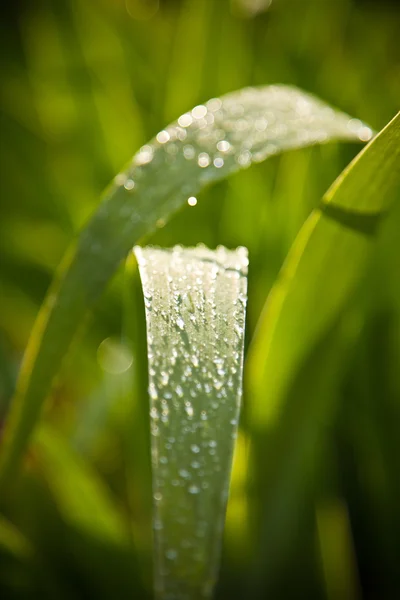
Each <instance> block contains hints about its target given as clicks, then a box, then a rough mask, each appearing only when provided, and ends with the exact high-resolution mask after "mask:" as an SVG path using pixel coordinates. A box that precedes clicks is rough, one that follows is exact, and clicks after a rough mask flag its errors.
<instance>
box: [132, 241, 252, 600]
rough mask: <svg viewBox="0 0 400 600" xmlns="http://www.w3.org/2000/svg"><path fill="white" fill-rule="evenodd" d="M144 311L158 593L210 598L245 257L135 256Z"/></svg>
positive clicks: (161, 252) (230, 433)
mask: <svg viewBox="0 0 400 600" xmlns="http://www.w3.org/2000/svg"><path fill="white" fill-rule="evenodd" d="M135 254H136V257H137V261H138V264H139V270H140V275H141V279H142V283H143V293H144V300H145V307H146V322H147V342H148V362H149V391H150V398H151V410H150V417H151V419H150V421H151V434H152V435H151V447H152V470H153V499H154V502H153V514H154V571H155V593H156V597H157V598H160V599H166V598H197V597H198V598H200V597H204V598H205V597H209V596H210V594H211V590H212V589H213V587H214V585H215V581H216V577H217V572H218V566H219V558H220V548H221V540H222V531H223V524H224V520H225V511H226V501H227V497H228V491H229V481H230V473H231V467H232V456H233V448H234V441H235V439H236V436H237V428H238V422H239V411H240V405H241V398H242V381H243V349H244V323H245V308H246V303H247V265H248V258H247V250H246V249H245V248H238V249H237V250H226V249H225V248H224V247H221V246H220V247H218V249H217V250H209V249H208V248H206V247H205V246H203V245H199V246H197V247H196V248H183V247H182V246H176V247H175V248H173V249H162V248H154V247H147V248H143V249H142V248H139V247H136V248H135Z"/></svg>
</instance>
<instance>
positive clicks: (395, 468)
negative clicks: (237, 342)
mask: <svg viewBox="0 0 400 600" xmlns="http://www.w3.org/2000/svg"><path fill="white" fill-rule="evenodd" d="M0 10H1V36H0V47H1V55H0V63H1V72H2V87H1V92H0V115H1V139H0V144H1V148H0V155H1V180H0V185H1V196H0V256H1V261H0V418H1V419H2V420H3V419H4V417H5V415H6V413H7V407H8V404H9V401H10V399H11V397H12V393H13V390H14V386H15V382H16V377H17V372H18V368H19V364H20V361H21V358H22V354H23V351H24V348H25V346H26V344H27V340H28V337H29V334H30V331H31V328H32V326H33V323H34V320H35V317H36V316H37V313H38V310H39V307H40V304H41V302H42V300H43V298H44V296H45V293H46V290H47V288H48V286H49V283H50V281H51V280H52V277H53V275H54V272H55V270H56V268H57V266H58V264H59V262H60V260H61V258H62V256H63V254H64V251H65V250H66V248H67V247H68V245H69V244H70V243H71V241H72V240H73V239H74V236H75V235H76V233H77V232H78V231H79V229H80V228H81V227H82V226H83V224H84V223H85V222H86V221H87V219H88V217H89V215H90V214H91V213H92V212H93V210H94V209H95V207H96V206H97V205H98V203H99V199H100V197H101V192H102V190H103V189H104V187H105V186H106V185H107V184H108V182H109V181H110V180H111V179H112V178H113V176H114V175H115V174H116V173H117V172H118V171H119V170H120V168H121V166H122V165H123V164H124V163H126V162H127V161H128V160H129V159H130V158H131V156H132V155H133V153H134V152H135V151H136V150H137V149H138V148H139V147H140V146H141V145H143V144H144V143H145V142H146V141H147V140H149V139H150V138H151V137H153V136H154V135H155V134H156V133H157V131H159V130H160V129H162V128H163V127H164V126H165V125H166V124H167V123H168V122H170V121H172V120H174V119H176V118H177V117H178V116H179V115H180V114H182V113H183V112H185V111H186V110H188V109H190V108H192V107H193V106H195V105H197V104H199V103H201V102H204V101H205V100H207V99H208V98H211V97H214V96H218V95H220V94H223V93H225V92H228V91H231V90H235V89H238V88H240V87H244V86H247V85H261V84H269V83H287V84H293V85H296V86H298V87H300V88H303V89H304V90H306V91H309V92H312V93H314V94H316V95H317V96H319V97H321V98H322V99H323V100H325V101H327V102H329V103H330V104H332V105H333V106H336V107H338V108H340V109H342V110H344V111H346V112H348V113H349V114H351V115H352V116H354V117H356V118H360V119H363V120H364V121H366V122H367V123H368V124H369V125H370V126H372V127H373V128H374V129H375V130H379V129H381V128H382V127H383V126H384V125H385V124H386V123H387V122H388V120H389V119H390V118H391V117H393V115H394V114H395V113H396V111H397V110H398V108H399V101H400V44H399V33H400V6H399V4H398V2H397V1H396V0H375V1H373V0H335V1H334V0H272V2H271V1H268V0H231V1H228V0H126V1H124V0H71V1H70V2H68V1H67V0H36V1H35V2H29V1H28V0H18V1H15V2H13V3H11V4H8V5H4V6H2V8H1V9H0ZM359 149H360V148H359V146H357V145H353V144H347V145H345V144H343V145H337V144H330V145H327V146H322V147H315V148H310V149H305V150H301V151H296V152H290V153H287V154H285V155H283V156H281V157H274V158H272V159H270V160H269V161H267V162H266V163H265V164H259V165H256V166H254V167H253V168H252V169H250V170H248V171H245V172H242V173H240V174H238V175H235V176H234V177H233V178H231V179H230V180H229V181H228V182H223V183H219V184H217V185H215V186H214V187H212V188H211V189H208V190H207V191H206V192H204V193H202V194H201V195H200V197H199V203H198V204H197V206H196V207H193V208H189V207H187V208H185V209H184V210H183V211H181V212H180V213H179V214H178V215H177V216H176V217H175V218H174V219H172V220H171V221H170V222H169V223H168V224H166V225H165V226H162V227H160V228H159V230H158V231H157V233H156V234H154V235H153V236H152V237H151V239H149V240H148V241H151V243H155V244H160V245H167V246H170V245H173V244H176V243H182V244H184V245H193V244H196V243H198V242H204V243H205V244H207V245H209V246H211V247H215V246H216V245H218V244H225V245H227V246H229V247H235V246H238V245H244V246H247V247H248V249H249V253H250V273H249V307H248V329H247V339H248V342H250V341H251V338H252V334H253V332H254V329H255V326H256V323H257V320H258V318H259V315H260V312H261V309H262V306H263V304H264V302H265V299H266V297H267V294H268V291H269V289H270V288H271V285H272V284H273V282H274V280H275V278H276V276H277V274H278V272H279V269H280V267H281V265H282V263H283V261H284V259H285V257H286V254H287V252H288V250H289V248H290V246H291V243H292V242H293V240H294V238H295V236H296V234H297V232H298V231H299V229H300V227H301V225H302V224H303V222H304V220H305V219H306V217H307V216H308V215H309V213H310V211H311V210H312V208H313V207H315V206H317V204H318V202H319V200H320V198H321V196H322V195H323V193H324V192H325V190H326V189H327V188H328V187H329V185H330V184H331V182H332V181H333V180H334V179H335V177H336V176H337V175H338V174H339V173H340V172H341V170H342V169H343V168H344V166H345V165H346V164H347V163H348V162H349V161H350V160H351V158H352V157H353V156H355V154H356V153H357V152H358V151H359ZM399 199H400V198H399ZM160 225H162V224H160ZM399 232H400V203H397V208H396V209H395V211H394V213H393V215H392V216H391V219H390V220H388V221H387V222H385V223H384V225H383V227H382V230H381V232H380V235H379V239H378V240H377V243H376V246H375V249H374V252H373V257H372V260H371V262H370V264H369V266H368V270H367V273H365V274H364V275H363V277H362V281H360V285H359V287H358V292H357V294H356V295H355V296H354V297H353V298H352V299H351V301H350V302H349V305H348V306H347V307H346V310H345V311H344V313H345V314H343V315H342V317H343V320H344V321H345V322H346V324H347V326H348V327H349V329H350V330H351V332H352V334H351V335H350V336H349V337H350V338H351V340H352V341H351V343H350V342H349V344H348V347H346V351H345V352H343V355H342V356H341V360H340V361H339V362H340V368H339V369H338V375H337V377H336V379H335V382H334V385H333V386H332V385H330V387H329V391H327V390H326V394H327V395H329V396H330V397H331V396H332V398H333V399H332V398H330V409H329V410H328V411H327V412H326V413H324V417H321V419H323V422H320V421H318V417H317V418H316V420H315V419H314V420H313V418H314V417H313V418H312V419H310V423H311V424H310V428H311V429H312V428H313V427H317V428H318V432H319V435H318V436H317V437H316V438H315V439H318V442H316V443H315V444H314V445H313V448H312V453H311V456H310V458H309V461H308V463H307V464H308V467H307V470H305V471H304V472H302V471H301V472H296V468H298V467H296V466H294V467H293V468H292V470H291V471H290V470H289V473H290V477H291V478H292V479H291V480H290V482H289V483H288V484H287V485H288V487H287V490H288V492H287V493H288V494H289V495H290V501H287V502H283V503H281V502H278V504H279V506H275V507H272V508H271V506H273V504H274V502H273V500H272V501H271V500H270V502H269V503H266V504H265V505H264V504H263V500H262V499H263V498H264V496H261V497H258V496H257V491H255V490H257V489H258V487H257V485H256V486H255V487H254V488H253V487H252V485H251V483H250V484H249V478H248V473H249V471H253V470H254V472H255V473H257V477H258V478H259V479H260V478H261V479H262V472H263V471H262V461H261V463H260V464H259V465H252V464H249V463H248V460H247V459H248V444H249V438H250V435H251V431H249V428H248V427H247V425H246V395H245V397H244V415H243V419H242V425H241V435H240V437H239V443H238V452H237V457H236V462H235V468H234V473H233V480H232V489H231V498H230V502H229V507H228V515H227V524H226V535H225V544H224V551H223V560H222V569H221V578H220V582H219V585H218V589H217V597H218V598H224V599H225V598H245V597H246V598H247V597H251V598H253V597H254V598H258V597H259V598H264V597H268V598H274V599H283V600H286V599H290V598H300V597H308V598H324V599H325V598H326V599H327V600H341V599H349V600H352V599H361V598H365V599H371V600H372V599H374V600H381V599H392V598H393V599H394V598H396V597H400V568H399V565H400V514H399V504H400V376H399V366H400V233H399ZM127 290H128V293H127ZM132 290H133V294H134V295H135V297H136V303H135V305H132V303H131V301H132V299H131V295H132V294H131V292H132ZM124 303H125V306H124ZM143 319H144V317H143V310H142V306H141V303H140V287H139V284H138V280H137V276H136V275H135V274H134V273H133V274H131V273H130V271H129V270H128V273H127V272H126V271H124V269H123V268H121V270H120V272H119V273H118V275H117V276H116V278H115V279H114V281H113V282H112V284H111V286H109V289H108V291H107V293H106V294H105V296H104V297H103V299H102V301H101V303H100V304H99V305H98V306H97V308H96V310H95V313H94V315H92V317H91V319H90V322H89V323H88V326H87V327H86V329H85V331H84V332H83V333H82V334H81V338H80V343H79V345H76V346H75V347H74V348H73V350H72V351H71V353H70V355H69V356H68V360H67V361H66V362H65V365H64V368H63V374H62V376H61V377H60V379H59V381H58V382H57V385H56V387H55V390H54V393H53V395H52V398H51V400H50V402H49V404H48V405H47V408H46V411H45V414H44V416H43V431H42V430H41V431H40V433H39V435H38V436H37V439H35V442H34V444H33V446H32V449H31V450H30V452H29V455H28V456H27V460H26V464H25V466H24V471H23V475H22V476H21V477H20V481H19V489H18V494H17V495H16V496H15V501H14V503H13V505H12V507H11V508H10V507H8V511H7V514H6V515H5V517H4V522H3V517H0V592H1V598H5V599H8V598H57V599H58V598H60V599H63V598H66V599H72V598H82V599H83V598H94V597H96V598H113V599H114V598H128V597H135V598H140V599H141V598H147V597H149V598H150V597H151V568H152V566H151V526H150V498H151V492H150V486H149V458H148V454H149V451H148V443H149V440H148V433H147V422H146V411H147V408H146V406H147V405H146V403H147V394H146V376H145V373H146V364H145V360H146V359H145V344H144V338H143V335H144V320H143ZM127 327H128V328H129V329H130V330H133V331H134V332H135V334H134V339H133V344H132V347H131V350H132V352H133V355H134V358H135V361H134V369H133V370H134V373H129V375H126V374H118V373H115V372H114V371H115V369H113V364H112V360H110V357H109V354H110V352H111V353H112V352H119V351H120V347H119V346H118V341H119V340H120V339H121V335H122V336H124V334H125V331H126V328H127ZM104 340H108V341H106V342H104ZM113 344H114V345H113ZM317 351H318V349H317V350H316V352H317ZM337 352H342V351H341V350H337ZM317 353H318V352H317ZM321 356H322V358H321ZM323 357H324V349H323V348H322V349H321V353H320V355H319V357H318V358H316V359H315V362H314V367H315V369H318V368H319V367H318V364H319V363H318V359H319V360H320V361H321V360H322V361H323V360H324V358H323ZM327 360H328V359H327ZM117 362H118V361H117ZM299 378H300V383H299V399H298V401H299V406H300V410H301V407H303V409H302V410H307V402H306V399H307V385H308V386H311V387H312V385H313V365H312V364H311V366H310V365H309V364H307V365H305V367H304V372H303V373H299ZM304 382H306V384H307V385H305V384H304ZM302 394H303V396H304V398H303V397H302ZM303 400H304V401H303ZM324 401H325V396H324V393H323V394H322V397H321V403H323V402H324ZM306 416H307V415H306ZM314 416H315V415H314ZM293 427H294V429H295V428H296V423H295V422H294V424H293ZM310 436H311V437H312V436H313V432H312V431H310ZM313 439H314V438H313ZM267 450H268V452H269V453H271V452H272V457H271V456H270V458H269V460H273V453H274V452H276V453H278V452H279V451H280V448H279V446H277V447H276V448H274V447H273V445H269V446H268V445H266V451H267ZM278 476H279V474H278ZM250 479H251V478H250ZM293 482H295V483H293ZM265 485H266V486H267V487H268V481H266V482H265ZM261 487H262V486H261ZM260 498H261V500H260ZM275 504H276V503H275ZM266 511H270V513H268V514H271V515H272V517H270V518H269V520H268V519H267V521H266V523H267V525H266V526H265V527H263V528H262V527H261V526H260V523H262V522H264V521H265V519H264V513H265V512H266ZM268 523H270V525H268ZM260 531H261V533H260ZM260 538H262V539H260Z"/></svg>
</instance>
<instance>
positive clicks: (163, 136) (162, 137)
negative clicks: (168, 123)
mask: <svg viewBox="0 0 400 600" xmlns="http://www.w3.org/2000/svg"><path fill="white" fill-rule="evenodd" d="M170 137H171V136H170V135H169V133H168V131H165V130H163V131H160V133H158V134H157V137H156V139H157V142H159V143H160V144H165V143H166V142H168V140H169V139H170Z"/></svg>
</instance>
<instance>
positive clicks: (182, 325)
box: [176, 317, 185, 330]
mask: <svg viewBox="0 0 400 600" xmlns="http://www.w3.org/2000/svg"><path fill="white" fill-rule="evenodd" d="M176 324H177V325H178V327H179V329H182V330H183V329H185V322H184V320H183V319H182V317H178V318H177V319H176Z"/></svg>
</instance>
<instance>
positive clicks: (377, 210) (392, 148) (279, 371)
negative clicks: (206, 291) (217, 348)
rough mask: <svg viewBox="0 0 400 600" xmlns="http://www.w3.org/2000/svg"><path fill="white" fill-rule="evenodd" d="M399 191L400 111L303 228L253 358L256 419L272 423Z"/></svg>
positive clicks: (261, 326) (259, 425)
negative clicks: (287, 390) (302, 362)
mask: <svg viewBox="0 0 400 600" xmlns="http://www.w3.org/2000/svg"><path fill="white" fill-rule="evenodd" d="M399 186H400V114H398V115H397V116H396V117H395V118H394V119H393V120H392V121H391V122H390V123H389V124H388V125H387V126H386V127H385V128H384V129H383V130H382V131H381V132H380V134H379V135H378V136H377V137H375V139H374V140H372V141H371V142H370V144H369V145H368V146H367V147H366V148H365V149H363V150H362V152H361V153H360V154H359V155H358V156H357V157H356V158H355V159H354V161H353V162H352V163H351V164H350V165H349V166H348V167H347V168H346V169H345V171H344V172H343V173H342V175H341V176H340V177H339V178H338V180H337V181H336V182H335V183H334V184H333V186H332V187H331V188H330V190H328V192H327V193H326V195H325V197H324V198H323V201H322V203H321V206H320V207H319V208H318V209H316V210H315V211H314V212H313V213H312V214H311V215H310V217H309V219H308V220H307V221H306V223H305V224H304V226H303V228H302V229H301V231H300V233H299V235H298V236H297V239H296V241H295V243H294V244H293V247H292V249H291V251H290V253H289V256H288V258H287V260H286V263H285V265H284V267H283V269H282V272H281V275H280V277H279V279H278V281H277V282H276V284H275V286H274V288H273V290H272V292H271V294H270V296H269V299H268V301H267V303H266V305H265V309H264V313H263V315H262V317H261V319H260V322H259V325H258V330H257V332H256V334H255V336H254V338H253V341H252V346H251V349H250V352H249V357H248V362H247V366H248V383H249V389H250V391H251V396H252V403H251V407H250V408H251V415H252V416H251V420H252V423H253V426H254V427H255V428H256V429H259V428H261V429H263V428H265V427H267V426H269V425H272V424H273V420H274V418H275V417H278V413H279V408H280V401H281V399H282V398H283V397H284V394H285V386H289V385H290V383H291V381H292V378H293V375H294V373H295V371H296V368H297V367H298V365H299V363H300V362H301V360H302V359H303V358H304V357H305V356H306V355H307V353H308V352H309V350H310V348H311V347H312V346H313V345H314V344H315V343H316V342H317V341H318V339H320V338H321V336H322V335H323V334H324V333H325V332H326V331H327V329H328V328H329V326H330V325H331V324H332V322H333V321H334V320H335V319H336V317H337V315H338V313H339V311H340V309H341V308H342V307H343V306H344V304H345V302H346V300H347V299H348V298H349V296H350V294H351V292H352V291H353V290H354V288H355V286H356V284H357V282H359V281H360V278H361V275H362V271H363V266H364V265H365V262H366V259H367V256H368V251H369V250H370V247H371V242H372V240H373V239H374V233H375V230H376V229H377V227H378V225H379V222H380V220H381V218H382V217H383V216H384V215H385V214H386V211H387V210H388V209H389V207H390V202H391V200H392V199H393V195H394V193H395V192H396V191H397V190H398V188H399Z"/></svg>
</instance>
